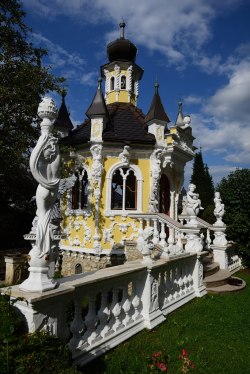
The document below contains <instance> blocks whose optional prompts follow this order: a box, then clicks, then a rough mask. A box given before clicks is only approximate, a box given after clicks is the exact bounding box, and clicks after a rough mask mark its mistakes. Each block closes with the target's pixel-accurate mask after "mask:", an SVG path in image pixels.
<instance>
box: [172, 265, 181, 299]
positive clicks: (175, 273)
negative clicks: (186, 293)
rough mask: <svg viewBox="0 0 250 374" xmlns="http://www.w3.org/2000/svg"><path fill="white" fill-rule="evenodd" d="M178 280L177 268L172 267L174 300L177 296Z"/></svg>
mask: <svg viewBox="0 0 250 374" xmlns="http://www.w3.org/2000/svg"><path fill="white" fill-rule="evenodd" d="M178 281H179V272H178V268H176V267H174V269H173V284H174V298H175V300H176V299H178V298H179V290H180V287H179V284H178Z"/></svg>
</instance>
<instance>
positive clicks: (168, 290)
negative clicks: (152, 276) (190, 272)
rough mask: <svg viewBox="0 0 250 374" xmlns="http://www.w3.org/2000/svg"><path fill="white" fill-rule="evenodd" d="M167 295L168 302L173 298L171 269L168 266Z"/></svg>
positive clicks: (166, 300)
mask: <svg viewBox="0 0 250 374" xmlns="http://www.w3.org/2000/svg"><path fill="white" fill-rule="evenodd" d="M165 294H166V297H165V302H164V303H166V304H168V303H169V302H170V301H171V300H172V294H171V269H170V268H167V271H166V293H165Z"/></svg>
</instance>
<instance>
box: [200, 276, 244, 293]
mask: <svg viewBox="0 0 250 374" xmlns="http://www.w3.org/2000/svg"><path fill="white" fill-rule="evenodd" d="M245 287H246V282H245V281H244V280H243V279H240V278H237V277H231V278H230V279H228V283H226V284H223V285H222V286H218V287H207V288H206V289H207V292H208V293H210V294H226V293H228V292H237V291H241V290H243V289H244V288H245Z"/></svg>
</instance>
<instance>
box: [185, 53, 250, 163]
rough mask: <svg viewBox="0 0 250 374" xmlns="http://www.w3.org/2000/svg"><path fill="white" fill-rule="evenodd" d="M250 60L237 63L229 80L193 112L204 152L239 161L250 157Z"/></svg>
mask: <svg viewBox="0 0 250 374" xmlns="http://www.w3.org/2000/svg"><path fill="white" fill-rule="evenodd" d="M249 103H250V60H248V58H245V59H243V60H242V61H240V62H239V63H238V64H236V65H234V67H233V71H232V73H231V75H230V76H229V80H228V83H227V84H225V85H224V87H222V88H220V89H218V90H217V91H216V92H215V94H214V95H213V96H211V97H210V98H208V99H207V100H206V102H205V104H204V105H203V107H202V109H201V112H200V113H193V115H192V127H193V132H194V136H195V137H196V138H197V139H199V141H200V143H201V144H200V145H202V147H203V149H204V151H205V152H208V151H209V152H210V153H211V152H212V153H213V154H214V155H217V156H218V157H221V158H222V159H223V160H224V161H226V162H233V163H234V164H236V165H240V164H249V161H250V127H249V118H250V105H249Z"/></svg>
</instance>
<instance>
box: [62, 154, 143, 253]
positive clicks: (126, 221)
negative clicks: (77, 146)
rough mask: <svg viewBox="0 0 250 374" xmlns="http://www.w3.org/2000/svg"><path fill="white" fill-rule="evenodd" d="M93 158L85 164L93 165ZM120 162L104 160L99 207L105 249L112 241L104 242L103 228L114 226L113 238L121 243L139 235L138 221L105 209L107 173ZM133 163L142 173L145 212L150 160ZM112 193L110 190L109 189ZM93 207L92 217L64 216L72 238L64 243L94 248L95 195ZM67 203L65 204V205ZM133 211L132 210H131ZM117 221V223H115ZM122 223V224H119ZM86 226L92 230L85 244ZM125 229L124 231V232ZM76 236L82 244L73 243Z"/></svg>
mask: <svg viewBox="0 0 250 374" xmlns="http://www.w3.org/2000/svg"><path fill="white" fill-rule="evenodd" d="M92 162H93V161H92V159H91V158H88V159H86V160H85V164H86V165H88V167H89V168H91V166H92ZM117 162H119V159H118V158H106V159H105V160H104V172H103V176H102V187H101V190H102V195H101V200H100V209H99V230H100V234H101V236H102V240H101V246H102V248H103V249H111V247H112V244H111V243H110V242H106V243H105V242H104V238H103V230H104V229H105V228H106V229H110V228H112V226H113V239H114V242H115V243H119V242H120V241H121V240H124V239H125V238H126V239H132V240H133V238H134V237H137V235H138V222H137V221H135V220H133V219H131V218H129V217H126V218H124V217H122V216H121V215H116V216H114V218H112V217H106V216H105V211H106V209H107V207H106V193H107V181H106V177H107V173H108V171H109V170H110V168H111V167H112V166H113V165H114V164H116V163H117ZM130 163H131V164H136V165H137V166H138V167H139V168H140V170H141V173H142V177H143V183H142V201H143V203H142V210H143V213H146V212H147V209H148V201H149V193H150V178H149V175H150V161H149V160H145V159H139V160H130ZM108 192H109V193H110V191H108ZM90 202H91V207H92V215H91V217H87V218H85V217H83V216H73V217H66V216H64V221H63V227H64V228H65V227H66V226H68V225H69V224H70V240H63V241H62V244H63V245H66V246H70V247H71V246H73V247H75V248H76V250H77V249H78V248H79V250H80V249H81V248H82V247H84V248H85V249H92V248H93V236H94V231H95V230H94V228H95V223H94V205H93V203H94V200H93V197H91V199H90ZM65 206H66V203H65V204H64V207H65ZM128 213H129V211H128ZM130 213H131V211H130ZM114 222H115V224H114ZM119 225H120V226H119ZM86 228H87V229H90V230H91V241H90V242H86V243H85V245H83V240H84V236H85V235H84V232H86ZM122 231H124V232H122ZM75 237H78V239H79V241H80V245H79V246H76V245H74V244H72V243H73V242H74V239H75Z"/></svg>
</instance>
